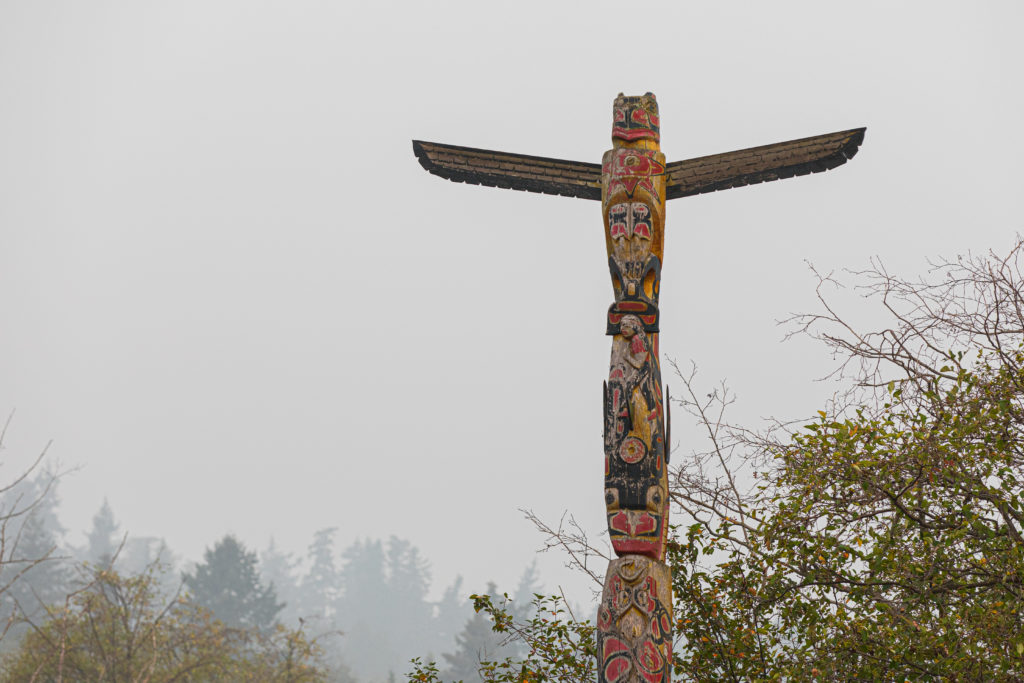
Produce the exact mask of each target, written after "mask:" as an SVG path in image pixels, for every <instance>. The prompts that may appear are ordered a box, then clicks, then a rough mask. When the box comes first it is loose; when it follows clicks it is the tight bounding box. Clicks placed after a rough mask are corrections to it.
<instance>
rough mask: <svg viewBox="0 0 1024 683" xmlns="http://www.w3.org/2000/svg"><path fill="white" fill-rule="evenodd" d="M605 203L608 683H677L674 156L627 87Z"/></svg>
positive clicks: (603, 658)
mask: <svg viewBox="0 0 1024 683" xmlns="http://www.w3.org/2000/svg"><path fill="white" fill-rule="evenodd" d="M613 116H614V123H613V127H612V145H613V147H612V149H610V150H608V151H607V152H605V154H604V158H603V162H602V169H601V170H602V173H601V208H602V211H603V213H604V228H605V243H606V245H607V249H608V268H609V270H610V272H611V278H612V287H613V290H614V294H615V301H614V303H613V304H612V305H611V307H610V308H609V309H608V325H607V334H609V335H611V336H612V353H611V363H610V368H609V372H608V381H607V382H606V383H605V387H604V476H605V509H606V513H607V518H608V533H609V535H610V537H611V541H612V547H613V548H614V549H615V553H616V554H617V555H618V556H619V558H618V559H616V560H613V561H612V562H611V563H610V564H609V566H608V572H607V575H606V577H605V586H604V594H603V596H602V599H601V605H600V607H599V609H598V659H599V664H600V672H599V676H598V680H599V681H601V682H602V683H603V682H605V681H607V682H608V683H627V682H632V681H637V682H641V683H662V682H664V683H668V682H669V681H670V680H671V673H672V666H671V663H672V628H671V625H672V593H671V584H672V581H671V571H670V570H669V568H668V566H667V565H666V564H665V544H666V538H667V533H668V471H667V470H668V467H667V466H668V453H669V451H668V444H667V439H666V433H665V432H666V430H665V426H666V425H665V410H664V398H663V396H662V387H661V363H660V360H659V358H658V324H659V314H658V288H659V285H660V280H661V264H662V259H663V255H664V245H665V155H663V154H662V153H661V149H660V139H661V138H660V131H659V118H658V103H657V101H656V100H655V98H654V95H653V94H651V93H647V94H646V95H642V96H640V97H625V96H623V95H619V97H618V98H617V99H616V100H615V104H614V107H613Z"/></svg>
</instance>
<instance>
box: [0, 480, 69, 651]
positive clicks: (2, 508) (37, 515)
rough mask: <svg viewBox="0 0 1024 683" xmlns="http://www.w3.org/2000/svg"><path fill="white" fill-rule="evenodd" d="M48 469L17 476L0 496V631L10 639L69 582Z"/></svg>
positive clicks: (39, 615) (62, 592)
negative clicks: (0, 543)
mask: <svg viewBox="0 0 1024 683" xmlns="http://www.w3.org/2000/svg"><path fill="white" fill-rule="evenodd" d="M55 483H56V478H55V475H54V474H53V473H52V472H49V471H42V472H40V473H39V474H37V475H36V476H35V477H32V478H29V479H23V480H22V481H20V482H18V483H17V484H16V485H14V486H12V487H11V488H9V489H7V491H5V492H4V493H3V495H2V497H0V520H2V521H0V531H2V534H3V537H4V539H5V541H4V544H3V547H2V549H3V557H2V558H0V560H2V563H0V586H4V587H6V588H5V589H4V590H3V592H2V593H0V632H2V631H3V629H4V628H5V627H9V630H8V631H7V632H6V635H7V638H6V640H7V641H9V642H16V641H17V640H18V638H20V637H21V635H23V634H24V633H25V632H26V631H27V630H29V628H30V626H29V623H30V622H31V623H36V622H38V621H40V620H41V619H42V618H43V617H45V615H46V610H45V609H44V607H45V606H46V605H50V604H54V603H57V602H58V601H60V600H63V599H64V596H65V595H66V594H67V593H68V591H69V586H70V583H71V576H70V570H69V567H68V564H67V562H66V561H65V558H64V557H63V552H64V548H63V544H62V540H63V536H64V532H65V531H64V527H63V526H61V524H60V521H59V519H58V517H57V506H58V503H59V500H58V498H57V492H56V489H55Z"/></svg>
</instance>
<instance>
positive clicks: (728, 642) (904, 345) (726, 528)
mask: <svg viewBox="0 0 1024 683" xmlns="http://www.w3.org/2000/svg"><path fill="white" fill-rule="evenodd" d="M1020 256H1021V247H1020V245H1018V247H1017V248H1016V249H1014V250H1013V252H1012V253H1011V254H1010V256H1009V257H1007V258H997V257H995V256H994V255H989V256H987V257H982V258H968V259H958V260H956V261H951V262H943V263H940V264H937V266H936V268H935V270H934V271H933V272H932V274H931V277H930V278H929V279H925V280H919V281H913V282H908V281H905V280H900V279H898V278H895V277H893V276H891V275H889V274H888V273H887V272H886V271H885V270H884V269H883V268H881V267H880V266H879V267H875V268H874V269H872V270H871V271H868V272H865V273H861V274H860V276H861V277H862V278H863V280H862V281H863V282H864V283H865V286H866V288H867V293H868V294H869V295H873V296H874V297H875V298H876V299H877V300H879V301H880V302H881V304H882V306H883V308H884V310H885V311H886V312H887V313H888V314H889V315H890V316H891V317H892V320H891V325H889V326H887V327H886V328H885V329H884V330H882V331H880V332H878V333H863V332H858V331H857V330H856V329H855V328H854V327H853V326H852V325H851V324H849V323H848V322H847V321H846V320H845V319H844V318H843V317H842V316H841V315H840V314H839V313H838V312H837V310H836V308H835V307H834V306H833V305H832V304H831V302H830V301H829V300H828V298H826V297H824V296H823V295H822V296H821V301H822V304H823V310H824V312H823V313H820V314H815V315H809V316H799V317H797V318H796V319H794V320H795V322H797V323H798V324H799V326H800V329H801V330H804V331H806V332H809V333H810V334H812V335H813V336H816V337H817V338H819V339H821V340H822V341H824V342H825V343H826V344H828V345H829V346H830V347H832V348H833V349H835V350H836V351H838V352H841V353H843V354H845V356H844V358H845V359H846V362H845V363H844V364H843V365H842V367H841V368H840V372H841V373H844V374H845V375H846V376H847V377H852V378H853V380H854V382H853V384H854V386H853V388H852V389H851V390H850V391H849V392H847V393H846V394H844V395H842V396H840V397H839V399H838V400H837V401H836V402H835V403H834V404H833V405H831V406H829V407H827V408H826V410H822V411H820V412H819V414H818V415H817V417H816V419H814V420H813V421H811V422H810V423H809V424H803V425H800V426H799V427H798V428H797V429H795V430H792V429H780V430H776V431H775V432H773V433H769V434H767V435H764V434H762V435H753V434H751V433H749V432H744V431H742V430H737V429H728V428H726V426H725V425H723V424H722V422H721V421H720V420H718V418H717V417H715V418H712V416H713V415H715V416H717V415H718V414H719V413H717V412H716V408H720V407H721V405H722V403H724V402H725V399H724V396H723V395H722V394H720V393H716V394H712V395H711V397H710V398H704V399H700V398H698V392H696V391H691V392H690V396H689V401H688V402H687V407H688V408H690V409H691V411H693V412H694V413H695V414H697V415H698V416H700V417H701V418H702V420H703V421H704V422H705V424H707V425H708V426H710V427H711V432H710V433H711V434H712V448H711V449H710V450H709V451H708V452H705V453H700V454H697V455H695V456H693V457H692V458H690V459H689V460H688V461H686V462H685V463H684V465H683V467H682V468H681V469H680V472H679V479H678V482H677V486H676V487H675V489H674V492H673V495H674V498H675V500H676V502H678V503H679V504H680V506H681V507H682V508H683V510H684V511H685V512H686V513H687V514H688V515H689V516H690V518H691V520H692V522H691V523H690V525H689V526H688V527H687V528H686V529H685V533H684V536H683V538H682V539H680V540H681V542H680V544H678V545H677V546H676V552H675V554H674V556H673V565H674V568H675V570H676V571H675V578H676V585H675V590H676V600H677V607H676V614H677V615H678V616H679V617H680V618H679V635H680V636H681V643H682V646H681V647H678V648H677V656H678V658H677V666H678V667H679V668H680V669H681V670H682V671H683V672H685V673H686V675H687V677H688V679H690V680H748V679H755V680H759V679H779V678H786V679H794V678H795V679H820V680H882V679H885V680H932V679H936V678H949V679H955V680H982V679H984V680H1019V679H1020V678H1021V676H1024V657H1022V655H1024V636H1022V635H1021V634H1022V633H1024V628H1022V626H1024V624H1022V623H1021V622H1022V609H1024V600H1022V598H1024V595H1022V589H1024V585H1022V584H1024V543H1022V539H1021V529H1022V525H1024V507H1022V504H1024V500H1022V494H1024V429H1022V428H1024V402H1022V396H1024V281H1022V278H1021V271H1020ZM829 282H830V280H829V279H827V278H823V279H822V286H823V287H824V286H825V285H827V284H828V283H829ZM822 291H823V290H822V289H821V288H819V294H820V295H821V292H822Z"/></svg>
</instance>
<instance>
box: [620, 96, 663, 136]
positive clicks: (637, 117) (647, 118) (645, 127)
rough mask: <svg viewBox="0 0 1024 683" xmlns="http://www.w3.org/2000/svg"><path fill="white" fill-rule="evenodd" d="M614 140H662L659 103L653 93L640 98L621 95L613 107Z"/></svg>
mask: <svg viewBox="0 0 1024 683" xmlns="http://www.w3.org/2000/svg"><path fill="white" fill-rule="evenodd" d="M612 138H619V139H620V140H627V141H633V140H642V139H648V140H655V141H658V140H660V139H661V120H660V119H659V118H658V101H657V100H656V99H655V98H654V95H653V94H652V93H646V94H644V95H640V96H639V97H626V96H624V95H621V94H620V95H619V96H618V97H616V98H615V104H613V105H612Z"/></svg>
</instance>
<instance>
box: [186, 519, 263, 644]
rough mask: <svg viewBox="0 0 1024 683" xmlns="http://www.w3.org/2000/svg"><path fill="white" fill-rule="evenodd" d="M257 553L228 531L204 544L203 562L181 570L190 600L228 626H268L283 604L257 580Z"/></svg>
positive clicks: (257, 627) (245, 627) (243, 627)
mask: <svg viewBox="0 0 1024 683" xmlns="http://www.w3.org/2000/svg"><path fill="white" fill-rule="evenodd" d="M257 563H258V560H257V557H256V553H255V552H254V551H249V550H246V549H245V546H243V545H242V544H241V543H240V542H239V541H238V539H236V538H235V537H234V536H232V535H230V534H228V535H227V536H225V537H224V538H222V539H221V540H220V541H218V542H217V543H216V544H214V546H213V548H207V550H206V552H205V553H204V554H203V562H202V563H200V564H198V565H196V567H195V571H194V572H193V573H191V574H184V575H183V577H182V578H183V579H184V582H185V586H186V587H187V588H188V590H189V593H191V595H192V598H193V600H195V602H196V603H197V604H199V605H201V606H202V607H205V608H206V609H208V610H210V612H212V613H213V615H214V616H215V617H216V618H217V619H219V620H221V621H222V622H224V623H225V624H226V625H227V626H231V627H234V628H242V629H261V630H266V629H269V628H270V626H272V625H273V623H274V620H275V618H276V616H277V614H278V612H280V611H281V608H282V607H283V605H281V604H280V603H278V602H277V595H276V593H275V592H274V588H273V587H272V586H264V585H263V583H262V582H261V581H260V575H259V569H258V568H257Z"/></svg>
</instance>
